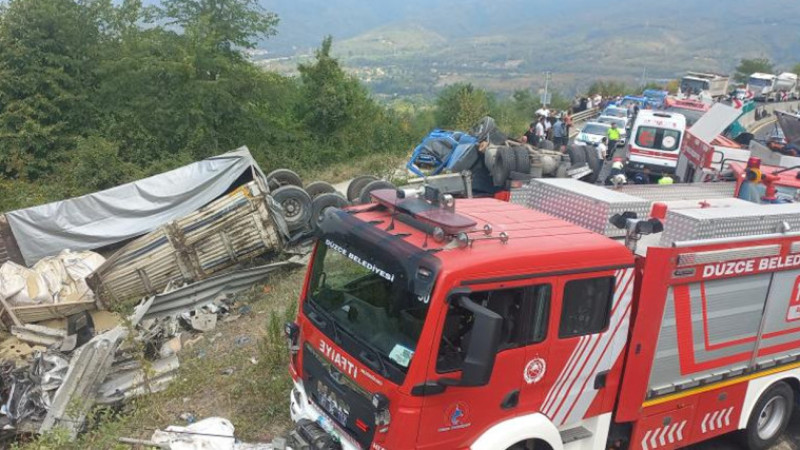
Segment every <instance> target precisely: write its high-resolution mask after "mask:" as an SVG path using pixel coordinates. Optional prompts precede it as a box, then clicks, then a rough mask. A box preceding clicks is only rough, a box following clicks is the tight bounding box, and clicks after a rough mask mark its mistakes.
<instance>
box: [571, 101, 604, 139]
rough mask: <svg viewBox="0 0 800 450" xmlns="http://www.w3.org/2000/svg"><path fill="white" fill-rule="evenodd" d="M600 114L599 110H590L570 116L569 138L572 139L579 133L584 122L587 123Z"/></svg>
mask: <svg viewBox="0 0 800 450" xmlns="http://www.w3.org/2000/svg"><path fill="white" fill-rule="evenodd" d="M598 114H600V108H591V109H587V110H586V111H581V112H579V113H576V114H573V115H572V127H571V128H570V130H569V138H570V139H572V138H574V137H575V136H577V135H578V133H580V131H581V128H583V127H582V126H581V125H582V124H583V123H584V122H588V121H589V120H590V119H594V118H595V117H597V115H598Z"/></svg>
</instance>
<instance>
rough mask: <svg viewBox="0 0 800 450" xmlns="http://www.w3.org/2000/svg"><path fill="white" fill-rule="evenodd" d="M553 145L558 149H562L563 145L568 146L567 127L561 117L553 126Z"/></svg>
mask: <svg viewBox="0 0 800 450" xmlns="http://www.w3.org/2000/svg"><path fill="white" fill-rule="evenodd" d="M553 144H555V147H556V148H557V149H561V146H562V145H567V125H566V124H565V123H564V119H562V118H561V116H559V117H558V120H556V123H555V124H553Z"/></svg>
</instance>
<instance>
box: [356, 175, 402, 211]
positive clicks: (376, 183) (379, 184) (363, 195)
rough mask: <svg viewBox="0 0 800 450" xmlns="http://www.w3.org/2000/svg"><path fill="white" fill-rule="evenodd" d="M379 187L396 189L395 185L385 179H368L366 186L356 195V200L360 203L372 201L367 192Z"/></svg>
mask: <svg viewBox="0 0 800 450" xmlns="http://www.w3.org/2000/svg"><path fill="white" fill-rule="evenodd" d="M379 189H397V187H396V186H395V185H393V184H392V183H389V182H388V181H386V180H375V181H370V182H369V183H367V185H366V186H364V188H363V189H361V194H360V195H359V196H358V201H359V202H360V203H361V204H362V205H364V204H367V203H372V197H371V196H370V195H369V194H370V192H372V191H377V190H379Z"/></svg>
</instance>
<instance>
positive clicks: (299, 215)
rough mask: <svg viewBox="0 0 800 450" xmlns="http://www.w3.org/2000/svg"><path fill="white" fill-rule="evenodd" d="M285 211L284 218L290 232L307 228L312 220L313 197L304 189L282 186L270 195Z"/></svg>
mask: <svg viewBox="0 0 800 450" xmlns="http://www.w3.org/2000/svg"><path fill="white" fill-rule="evenodd" d="M270 195H271V196H272V198H273V200H275V202H276V203H278V204H279V205H281V209H283V218H284V219H285V220H286V225H287V226H288V227H289V230H290V231H295V230H299V229H301V228H305V226H306V225H308V222H309V221H310V220H311V197H310V196H309V195H308V193H307V192H306V191H304V190H303V188H300V187H297V186H282V187H279V188H278V189H275V190H274V191H272V193H271V194H270Z"/></svg>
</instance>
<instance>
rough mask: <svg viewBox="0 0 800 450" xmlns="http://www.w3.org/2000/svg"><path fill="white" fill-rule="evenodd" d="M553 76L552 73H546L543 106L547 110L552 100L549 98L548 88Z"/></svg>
mask: <svg viewBox="0 0 800 450" xmlns="http://www.w3.org/2000/svg"><path fill="white" fill-rule="evenodd" d="M551 75H552V74H551V73H550V72H545V73H544V97H542V106H543V107H545V108H546V107H547V104H548V103H550V101H549V100H550V99H549V98H548V97H547V88H548V87H549V84H550V76H551Z"/></svg>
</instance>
